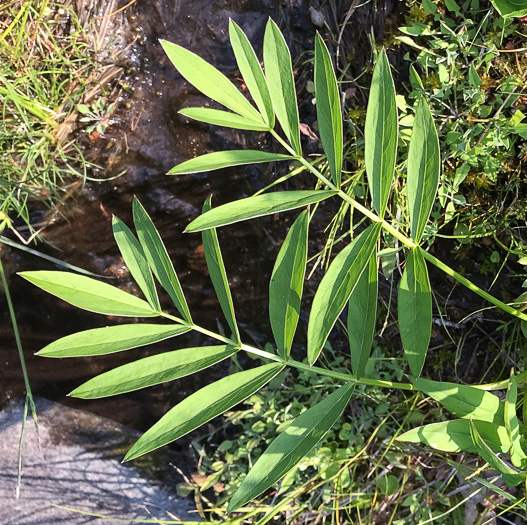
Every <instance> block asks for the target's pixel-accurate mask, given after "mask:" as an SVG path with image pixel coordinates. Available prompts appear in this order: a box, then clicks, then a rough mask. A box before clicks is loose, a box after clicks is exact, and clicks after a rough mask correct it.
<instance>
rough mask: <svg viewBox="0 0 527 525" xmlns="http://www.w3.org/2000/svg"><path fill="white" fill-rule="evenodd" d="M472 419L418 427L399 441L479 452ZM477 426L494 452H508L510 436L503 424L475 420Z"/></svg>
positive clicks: (437, 448)
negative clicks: (471, 426)
mask: <svg viewBox="0 0 527 525" xmlns="http://www.w3.org/2000/svg"><path fill="white" fill-rule="evenodd" d="M470 423H471V422H470V420H468V419H454V420H453V421H442V422H441V423H432V424H430V425H424V426H422V427H417V428H414V429H412V430H409V431H408V432H405V433H404V434H401V435H400V436H398V437H397V441H407V442H410V443H424V444H425V445H428V446H430V447H432V448H434V449H436V450H443V451H445V452H462V451H465V452H477V447H476V445H475V443H474V441H473V440H472V436H471V433H470ZM473 423H474V425H475V427H476V428H477V429H478V432H479V433H480V435H481V436H483V437H484V439H485V441H486V442H487V444H488V445H489V446H490V447H491V449H492V450H493V451H494V452H503V453H505V452H508V451H509V448H510V442H509V436H508V435H507V430H506V429H505V427H504V426H503V425H500V426H498V425H494V424H492V423H488V422H486V421H474V422H473Z"/></svg>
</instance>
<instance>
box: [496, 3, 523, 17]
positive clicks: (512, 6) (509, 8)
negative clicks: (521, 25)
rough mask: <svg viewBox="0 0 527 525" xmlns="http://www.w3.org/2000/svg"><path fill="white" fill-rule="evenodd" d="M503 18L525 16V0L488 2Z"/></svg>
mask: <svg viewBox="0 0 527 525" xmlns="http://www.w3.org/2000/svg"><path fill="white" fill-rule="evenodd" d="M490 1H491V2H492V4H493V5H494V7H495V8H496V9H497V10H498V13H499V14H500V15H501V16H503V17H522V16H526V15H527V6H525V0H490Z"/></svg>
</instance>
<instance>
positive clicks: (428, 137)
mask: <svg viewBox="0 0 527 525" xmlns="http://www.w3.org/2000/svg"><path fill="white" fill-rule="evenodd" d="M440 169H441V159H440V154H439V139H438V137H437V131H436V128H435V125H434V119H433V118H432V114H431V113H430V109H429V107H428V105H427V103H426V102H425V101H424V99H421V101H420V102H419V106H418V107H417V111H416V113H415V120H414V127H413V130H412V138H411V139H410V147H409V149H408V176H407V191H408V204H409V207H410V225H411V235H412V239H413V240H414V242H416V243H417V244H419V242H420V241H421V237H422V236H423V231H424V229H425V226H426V223H427V221H428V217H429V216H430V212H431V210H432V206H433V204H434V201H435V197H436V193H437V187H438V185H439V171H440Z"/></svg>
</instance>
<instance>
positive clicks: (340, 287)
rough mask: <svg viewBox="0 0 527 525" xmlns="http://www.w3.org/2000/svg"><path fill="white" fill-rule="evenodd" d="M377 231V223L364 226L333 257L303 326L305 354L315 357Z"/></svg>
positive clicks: (366, 259) (367, 257)
mask: <svg viewBox="0 0 527 525" xmlns="http://www.w3.org/2000/svg"><path fill="white" fill-rule="evenodd" d="M380 231H381V224H380V223H377V224H374V225H371V226H369V227H368V228H367V229H366V230H364V231H363V232H362V233H361V234H360V235H359V236H358V237H357V238H356V239H355V240H354V241H353V242H352V243H350V244H349V245H348V246H346V248H344V249H343V250H342V251H341V252H340V253H339V254H338V255H337V256H336V257H335V259H334V260H333V262H332V263H331V266H330V267H329V269H328V271H327V272H326V275H325V276H324V277H323V279H322V281H321V282H320V285H319V287H318V290H317V292H316V294H315V297H314V299H313V305H312V306H311V314H310V316H309V324H308V327H307V358H308V361H309V364H310V365H313V364H314V363H315V361H316V360H317V359H318V356H319V355H320V352H321V351H322V348H323V346H324V343H325V342H326V339H327V338H328V336H329V334H330V332H331V330H332V328H333V326H334V325H335V323H336V322H337V319H338V317H339V315H340V313H341V312H342V310H343V309H344V306H345V305H346V303H347V302H348V300H349V298H350V296H351V294H352V292H353V290H354V289H355V287H356V286H357V283H358V282H359V279H360V276H361V275H362V273H363V272H364V269H365V268H366V267H367V266H368V263H369V261H370V257H371V254H372V253H373V251H374V250H375V244H376V243H377V239H378V237H379V233H380Z"/></svg>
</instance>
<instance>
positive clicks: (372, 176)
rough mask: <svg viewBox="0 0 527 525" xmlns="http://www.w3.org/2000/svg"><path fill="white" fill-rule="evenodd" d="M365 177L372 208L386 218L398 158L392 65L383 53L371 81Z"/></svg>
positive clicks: (365, 135) (365, 132) (366, 135)
mask: <svg viewBox="0 0 527 525" xmlns="http://www.w3.org/2000/svg"><path fill="white" fill-rule="evenodd" d="M364 142H365V146H364V156H365V161H366V174H367V176H368V184H369V187H370V193H371V198H372V200H373V206H374V207H375V210H376V211H377V214H378V215H379V216H381V217H382V216H383V215H384V210H385V209H386V203H387V202H388V196H389V194H390V188H391V186H392V180H393V174H394V171H395V158H396V154H397V105H396V103H395V86H394V84H393V78H392V74H391V72H390V64H389V62H388V57H387V56H386V52H385V51H384V50H383V51H382V52H381V53H380V55H379V58H378V60H377V64H376V66H375V71H374V72H373V78H372V81H371V89H370V99H369V101H368V110H367V112H366V125H365V129H364Z"/></svg>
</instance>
